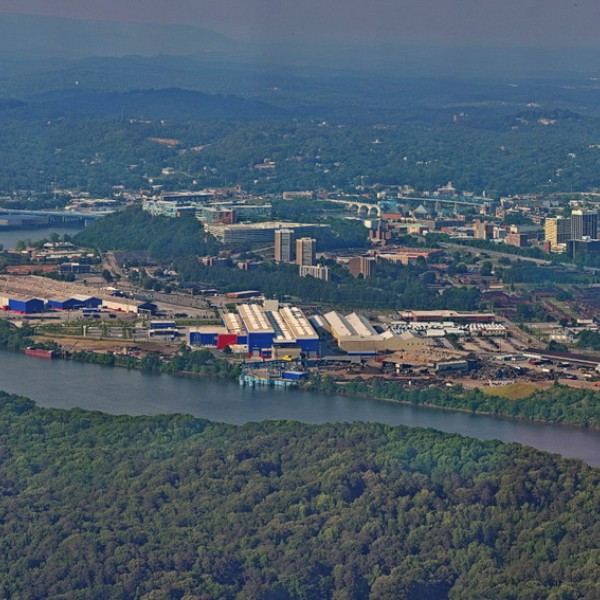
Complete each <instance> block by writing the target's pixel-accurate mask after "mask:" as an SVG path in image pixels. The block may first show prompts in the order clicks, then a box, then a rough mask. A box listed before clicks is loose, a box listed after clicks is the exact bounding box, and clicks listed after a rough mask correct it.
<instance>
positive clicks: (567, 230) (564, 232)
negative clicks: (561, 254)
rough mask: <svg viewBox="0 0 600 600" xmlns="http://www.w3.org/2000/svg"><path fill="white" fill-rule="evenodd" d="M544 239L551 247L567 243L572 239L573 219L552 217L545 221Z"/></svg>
mask: <svg viewBox="0 0 600 600" xmlns="http://www.w3.org/2000/svg"><path fill="white" fill-rule="evenodd" d="M544 239H545V240H546V241H547V242H550V246H551V248H555V247H556V246H559V245H561V244H566V243H567V242H568V241H569V240H570V239H571V219H568V218H566V217H550V218H548V219H546V220H545V221H544Z"/></svg>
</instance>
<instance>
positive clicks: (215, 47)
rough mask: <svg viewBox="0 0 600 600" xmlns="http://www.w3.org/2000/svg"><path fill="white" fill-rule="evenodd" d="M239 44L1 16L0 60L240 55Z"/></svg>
mask: <svg viewBox="0 0 600 600" xmlns="http://www.w3.org/2000/svg"><path fill="white" fill-rule="evenodd" d="M239 48H240V45H239V43H238V42H236V41H234V40H232V39H230V38H228V37H226V36H224V35H221V34H219V33H217V32H215V31H212V30H210V29H204V28H201V27H195V26H191V25H176V24H154V23H132V22H126V21H92V20H76V19H63V18H59V17H47V16H37V15H24V14H16V13H5V14H0V58H15V57H20V58H42V57H43V58H47V57H66V58H83V57H86V56H125V55H130V54H137V55H142V56H154V55H157V54H176V55H187V54H205V53H219V52H236V51H238V50H239Z"/></svg>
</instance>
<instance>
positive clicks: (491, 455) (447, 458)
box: [0, 394, 600, 600]
mask: <svg viewBox="0 0 600 600" xmlns="http://www.w3.org/2000/svg"><path fill="white" fill-rule="evenodd" d="M0 440H1V442H2V443H1V448H2V450H1V452H0V487H1V489H2V495H1V496H0V516H1V518H0V549H1V551H2V556H3V557H4V560H3V561H0V590H1V591H0V594H1V595H2V596H3V597H6V598H42V597H61V598H94V599H98V598H184V597H194V598H206V599H212V598H231V599H234V598H236V599H240V598H245V599H250V598H252V599H265V600H266V599H268V598H286V599H300V598H311V599H318V598H349V599H351V598H354V599H363V598H372V599H374V600H375V599H381V600H383V599H386V600H387V599H389V598H397V599H402V598H413V599H422V598H430V599H442V598H452V599H456V600H458V599H460V600H464V599H471V598H472V599H478V600H479V599H481V598H524V599H525V598H529V599H532V600H533V599H538V598H555V599H556V598H584V599H588V600H592V599H595V598H597V597H598V595H599V594H600V588H599V587H598V586H599V583H598V582H599V581H600V571H599V563H598V560H597V557H598V540H599V539H600V529H599V524H598V519H597V508H598V505H599V501H600V498H599V496H598V494H599V491H598V490H600V486H599V485H598V484H599V483H600V481H599V472H598V470H595V469H591V468H589V467H586V466H584V465H583V464H582V463H579V462H575V461H567V460H561V459H559V458H557V457H556V456H552V455H549V454H544V453H540V452H537V451H534V450H533V449H531V448H524V447H521V446H518V445H516V444H509V445H503V444H501V443H499V442H483V441H478V440H474V439H468V438H462V437H460V436H458V435H446V434H441V433H436V432H434V431H432V430H423V429H408V428H405V427H395V428H394V427H389V426H383V425H374V424H370V425H367V424H354V425H323V426H309V425H301V424H298V423H292V422H277V423H254V424H248V425H245V426H242V427H235V426H230V425H220V424H211V423H208V422H206V421H202V420H197V419H193V418H191V417H186V416H159V417H116V416H108V415H103V414H100V413H89V412H84V411H81V410H78V409H76V410H71V411H62V410H45V409H40V408H36V407H35V406H34V404H33V403H32V402H31V401H28V400H25V399H23V398H17V397H15V396H11V395H8V394H2V395H1V397H0Z"/></svg>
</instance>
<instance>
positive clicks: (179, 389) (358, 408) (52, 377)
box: [0, 352, 600, 467]
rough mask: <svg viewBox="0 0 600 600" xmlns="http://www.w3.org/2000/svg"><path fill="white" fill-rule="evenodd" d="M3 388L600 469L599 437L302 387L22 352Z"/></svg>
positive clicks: (135, 410)
mask: <svg viewBox="0 0 600 600" xmlns="http://www.w3.org/2000/svg"><path fill="white" fill-rule="evenodd" d="M0 382H1V385H0V388H2V389H4V390H6V391H8V392H9V393H12V394H18V395H20V396H27V397H29V398H33V399H35V400H36V402H38V403H39V404H40V405H41V406H46V407H49V408H66V409H69V408H81V409H85V410H91V411H101V412H103V413H108V414H115V415H132V416H135V415H159V414H167V413H179V414H190V415H193V416H195V417H198V418H202V419H208V420H211V421H215V422H223V423H231V424H243V423H247V422H250V421H252V422H256V421H263V420H269V421H273V420H276V421H277V420H282V421H300V422H303V423H314V424H319V423H335V422H353V421H364V422H374V423H384V424H387V425H392V426H396V425H406V426H409V427H422V428H423V427H424V428H433V429H437V430H439V431H444V432H447V433H458V434H460V435H464V436H468V437H475V438H478V439H481V440H491V439H497V440H501V441H503V442H517V443H519V444H524V445H527V446H533V447H534V448H537V449H539V450H544V451H546V452H552V453H556V454H561V455H562V456H565V457H569V458H577V459H581V460H584V461H585V462H587V463H589V464H591V465H593V466H596V467H600V432H598V431H592V430H589V429H585V428H575V427H568V426H565V425H550V424H544V423H534V422H532V421H526V420H516V419H505V418H499V417H495V416H491V415H489V416H488V415H483V414H476V413H469V412H462V411H453V410H443V409H440V408H437V407H424V406H418V405H414V404H400V403H398V402H393V401H385V402H382V401H379V400H374V399H369V398H358V397H356V396H350V395H339V394H336V393H319V392H310V391H306V390H302V389H295V390H286V389H279V388H265V387H261V388H247V387H242V386H240V385H239V384H238V382H237V381H228V380H223V379H211V378H209V377H202V378H201V379H199V378H198V377H188V376H183V377H181V376H173V375H171V374H167V373H145V372H143V371H141V370H139V369H129V370H128V369H125V368H120V369H115V368H113V367H108V366H105V365H98V364H89V363H78V362H75V361H71V360H70V361H65V360H52V361H51V360H43V359H39V358H31V357H27V356H25V354H24V353H22V352H0Z"/></svg>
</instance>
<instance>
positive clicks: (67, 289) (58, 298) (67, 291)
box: [0, 275, 156, 314]
mask: <svg viewBox="0 0 600 600" xmlns="http://www.w3.org/2000/svg"><path fill="white" fill-rule="evenodd" d="M89 292H90V290H89V288H87V287H85V286H82V285H78V284H76V283H70V282H65V281H56V280H54V279H48V278H47V277H39V276H35V275H31V276H27V277H11V276H6V275H4V276H0V309H2V310H5V311H8V310H10V311H13V312H17V313H20V314H33V313H40V312H43V311H45V310H76V309H80V308H98V307H100V306H101V307H102V308H106V309H108V310H115V311H119V312H128V313H135V314H141V313H144V312H152V311H153V310H154V309H155V308H156V307H155V305H153V304H151V303H147V302H142V301H139V300H132V299H130V298H117V297H115V296H111V295H110V293H108V292H101V291H100V290H97V289H94V294H90V293H89ZM98 292H100V293H98Z"/></svg>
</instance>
